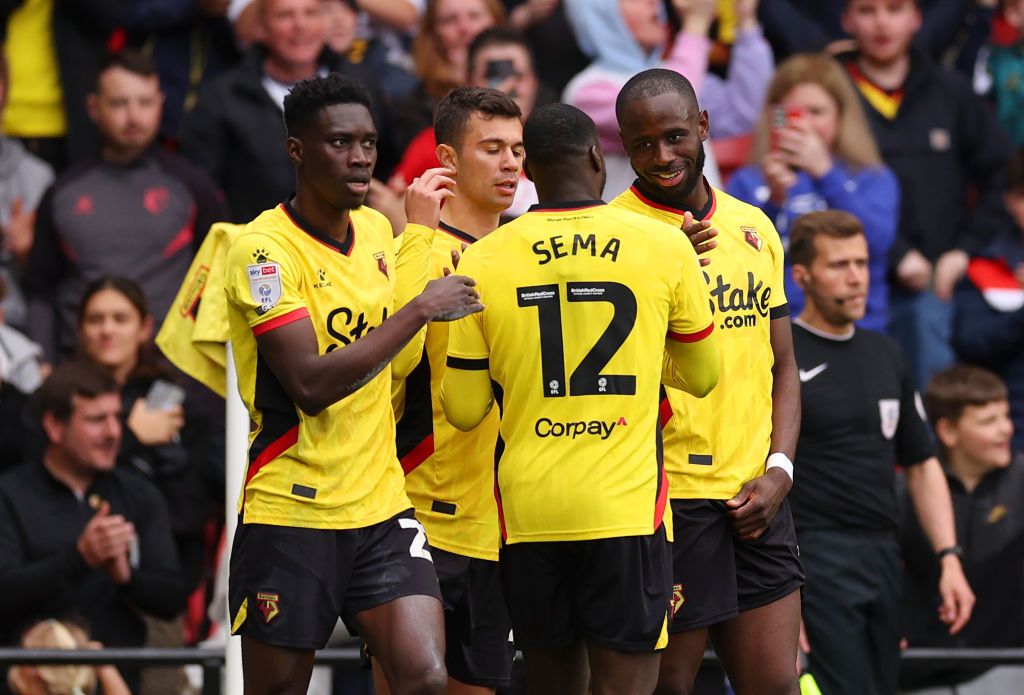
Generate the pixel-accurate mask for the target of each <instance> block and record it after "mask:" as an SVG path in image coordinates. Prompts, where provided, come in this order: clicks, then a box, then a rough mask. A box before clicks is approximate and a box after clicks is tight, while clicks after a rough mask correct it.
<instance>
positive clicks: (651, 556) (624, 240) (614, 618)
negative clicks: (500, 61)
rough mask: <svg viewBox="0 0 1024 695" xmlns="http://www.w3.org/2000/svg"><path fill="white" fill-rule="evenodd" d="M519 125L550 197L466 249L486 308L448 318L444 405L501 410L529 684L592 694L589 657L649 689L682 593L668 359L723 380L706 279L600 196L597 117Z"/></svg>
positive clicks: (506, 507) (504, 569)
mask: <svg viewBox="0 0 1024 695" xmlns="http://www.w3.org/2000/svg"><path fill="white" fill-rule="evenodd" d="M523 139H524V142H525V145H526V153H527V160H526V166H527V173H528V175H529V176H530V177H531V178H532V180H533V181H534V183H535V184H536V186H537V193H538V196H539V198H540V201H541V202H540V204H539V205H536V206H534V207H533V208H531V209H530V212H528V213H526V214H524V215H522V216H520V217H519V218H517V219H516V220H515V221H513V222H510V223H508V224H506V225H504V226H502V227H499V228H498V229H497V230H496V231H494V232H492V233H491V234H489V235H488V236H487V237H485V238H483V239H481V240H479V241H477V242H476V243H474V244H473V245H472V246H470V247H469V248H468V249H466V251H465V253H464V254H463V256H462V260H461V262H460V265H459V269H460V272H464V273H466V274H467V275H469V276H470V277H473V278H474V279H476V280H477V282H478V288H479V291H480V293H481V294H480V296H481V301H482V302H483V303H485V304H486V306H487V308H486V309H485V310H484V312H482V313H481V314H477V315H476V316H474V317H469V318H467V319H466V320H462V321H457V322H455V323H453V324H452V325H451V329H450V335H449V339H448V359H447V370H446V372H445V375H444V380H443V383H442V387H441V388H442V390H441V403H442V406H443V408H444V411H445V415H446V417H447V418H448V420H449V421H450V422H451V423H452V424H454V425H455V426H456V427H458V428H459V429H462V430H470V429H472V428H473V427H477V426H479V423H480V422H482V421H483V420H484V418H485V417H487V416H488V414H489V413H490V412H491V410H492V409H493V407H494V404H495V402H497V403H498V406H497V407H499V408H501V424H500V435H501V440H500V442H499V446H498V451H499V457H498V461H497V462H496V463H495V475H494V477H495V482H494V490H495V496H496V498H497V503H498V518H499V523H500V525H501V530H502V535H503V544H502V547H501V550H500V555H499V570H500V574H501V580H502V587H503V590H504V594H505V599H506V601H507V603H508V606H509V613H510V615H511V616H512V625H513V627H514V631H515V639H516V644H517V646H519V647H521V648H522V650H523V653H524V655H525V661H526V674H527V681H528V684H529V689H530V692H531V693H552V694H554V693H558V694H559V695H563V694H566V693H569V694H571V695H575V694H580V695H582V694H583V693H586V692H588V679H587V675H586V665H587V662H588V660H589V664H590V673H591V676H592V678H591V680H590V682H589V687H590V692H593V693H596V694H604V693H616V694H618V695H622V694H632V693H637V694H640V693H650V692H651V690H652V689H653V688H654V686H655V683H656V682H657V676H658V660H659V650H660V649H662V648H663V647H664V645H665V644H666V643H667V640H668V633H667V627H668V611H669V606H670V598H671V556H670V551H669V544H668V537H669V534H670V533H671V529H670V528H666V524H665V523H664V522H665V519H666V517H667V509H666V504H667V489H666V482H667V481H666V480H665V476H664V471H663V468H662V464H661V455H660V436H659V432H660V425H659V422H658V389H659V384H660V381H661V372H662V356H663V355H664V353H665V352H666V350H667V351H668V353H669V355H670V356H671V357H672V358H673V360H674V361H675V362H676V365H677V369H676V371H675V372H674V373H673V376H674V378H675V379H676V382H677V383H678V384H679V385H680V386H681V387H685V388H687V389H688V390H690V391H691V392H692V393H694V394H695V395H697V396H700V395H703V394H705V393H707V392H708V391H709V390H710V389H711V388H712V387H713V386H714V384H715V382H716V380H717V378H718V371H719V359H718V353H717V350H716V348H715V331H713V325H712V323H711V312H710V310H709V308H708V294H707V289H706V287H705V284H704V282H703V278H701V276H700V265H699V263H698V261H697V256H696V253H695V252H694V250H693V248H692V246H691V245H690V244H689V242H688V241H687V240H686V239H685V237H683V236H682V235H681V234H679V233H678V232H677V231H676V230H675V229H674V228H672V227H671V226H669V225H665V224H661V223H658V222H655V221H652V220H650V219H649V218H646V217H644V216H642V215H637V214H635V213H630V212H626V211H622V210H616V209H612V208H610V207H609V206H607V205H605V204H604V203H603V202H601V201H600V200H598V196H599V195H600V193H601V190H602V188H603V185H604V181H605V178H606V174H605V169H604V158H603V155H602V154H601V150H600V145H599V144H598V136H597V128H596V126H595V125H594V122H593V121H591V120H590V118H589V117H587V115H586V114H584V113H583V112H582V111H580V110H579V109H576V108H575V107H572V106H568V105H566V104H552V105H550V106H545V107H542V108H540V109H538V110H536V111H534V112H533V114H532V115H531V116H530V118H529V119H528V120H527V122H526V125H525V127H524V132H523ZM492 380H493V381H492ZM492 384H493V386H492Z"/></svg>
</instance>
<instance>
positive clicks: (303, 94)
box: [284, 72, 371, 137]
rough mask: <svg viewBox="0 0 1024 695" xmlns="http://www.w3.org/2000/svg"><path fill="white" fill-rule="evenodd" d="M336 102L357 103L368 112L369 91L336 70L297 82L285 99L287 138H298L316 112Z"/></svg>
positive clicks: (369, 102)
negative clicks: (322, 75)
mask: <svg viewBox="0 0 1024 695" xmlns="http://www.w3.org/2000/svg"><path fill="white" fill-rule="evenodd" d="M337 104H360V105H362V106H365V107H366V110H367V111H369V110H370V104H371V101H370V93H369V92H368V91H366V87H364V86H363V85H362V84H360V83H359V82H357V81H356V80H353V79H352V78H351V77H345V76H344V75H339V74H338V73H336V72H332V73H330V74H328V75H325V76H324V77H314V78H313V79H311V80H303V81H301V82H299V83H298V84H296V85H295V86H294V87H292V89H291V91H290V92H288V96H286V97H285V98H284V125H285V129H286V130H287V131H288V137H301V131H302V130H303V129H304V128H305V127H306V126H308V125H309V124H310V123H311V122H312V121H313V120H314V119H315V118H316V116H317V114H318V113H320V112H321V111H322V110H323V109H325V108H327V107H328V106H335V105H337Z"/></svg>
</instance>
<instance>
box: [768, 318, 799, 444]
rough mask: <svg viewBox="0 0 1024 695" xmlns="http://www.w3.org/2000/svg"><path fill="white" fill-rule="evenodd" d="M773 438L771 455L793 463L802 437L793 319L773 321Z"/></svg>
mask: <svg viewBox="0 0 1024 695" xmlns="http://www.w3.org/2000/svg"><path fill="white" fill-rule="evenodd" d="M771 344H772V354H773V356H774V358H775V362H774V364H773V365H772V438H771V449H770V451H769V453H773V454H774V453H775V452H781V453H783V454H785V455H786V456H788V457H789V459H790V460H792V459H793V457H794V456H795V455H796V440H797V439H798V438H799V436H800V377H799V375H798V374H797V368H796V354H795V353H794V352H793V330H792V328H791V326H790V322H789V317H788V316H783V317H780V318H777V319H772V322H771Z"/></svg>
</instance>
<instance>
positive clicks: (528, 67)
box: [388, 27, 555, 218]
mask: <svg viewBox="0 0 1024 695" xmlns="http://www.w3.org/2000/svg"><path fill="white" fill-rule="evenodd" d="M534 65H535V63H534V60H533V56H532V54H531V53H530V47H529V45H528V44H527V43H526V40H525V39H524V38H523V36H522V35H521V34H519V33H518V32H516V31H515V30H513V29H508V28H505V27H492V28H490V29H485V30H483V31H482V32H480V33H479V34H478V35H477V37H476V38H475V39H473V42H472V43H471V44H470V45H469V57H468V60H467V69H468V70H469V73H468V80H467V81H468V83H469V86H471V87H491V88H493V89H499V90H501V91H502V92H505V93H506V94H508V95H509V96H511V97H512V98H513V99H514V100H515V102H516V104H518V105H519V109H520V111H521V112H522V114H523V118H526V117H528V116H529V115H530V113H531V112H532V111H533V109H534V107H535V106H536V105H538V101H541V102H543V103H548V102H551V101H554V100H555V99H554V95H551V94H548V93H546V90H544V91H542V87H541V84H540V81H539V80H538V79H537V72H536V70H535V68H534ZM438 166H441V162H440V161H439V160H438V158H437V141H436V139H435V138H434V128H433V126H431V127H430V128H427V129H426V130H424V131H423V132H422V133H420V134H419V135H418V136H416V138H415V139H414V140H413V141H412V143H410V145H409V147H408V148H407V149H406V152H405V155H403V157H402V161H401V162H400V163H399V165H398V168H397V169H396V170H395V173H394V174H393V175H392V177H391V180H390V181H389V182H388V185H389V187H391V188H392V190H394V191H397V192H401V191H404V190H405V189H406V187H407V186H408V185H409V183H410V182H411V181H412V180H413V179H415V178H416V177H418V176H419V175H420V174H422V173H423V172H424V171H426V170H427V169H431V168H433V167H438ZM536 202H537V190H536V188H535V187H534V185H533V182H532V181H530V180H529V179H527V178H526V177H525V175H523V176H520V178H519V186H518V187H517V188H516V197H515V201H514V202H513V203H512V205H511V206H510V207H509V208H508V209H507V210H505V212H503V213H502V216H503V217H506V218H511V217H517V216H519V215H521V214H522V213H523V212H525V211H526V209H527V208H529V207H530V206H531V205H533V204H534V203H536Z"/></svg>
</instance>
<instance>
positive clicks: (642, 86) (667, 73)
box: [615, 68, 697, 123]
mask: <svg viewBox="0 0 1024 695" xmlns="http://www.w3.org/2000/svg"><path fill="white" fill-rule="evenodd" d="M662 94H678V95H679V96H681V97H683V99H684V100H685V101H686V103H687V105H690V106H693V108H694V109H695V110H696V108H697V94H696V93H695V92H694V91H693V85H692V84H690V81H689V80H688V79H686V78H685V77H683V76H682V75H680V74H679V73H678V72H676V71H675V70H666V69H665V68H651V69H650V70H644V71H643V72H638V73H637V74H635V75H633V76H632V77H631V78H629V81H628V82H626V84H625V85H623V86H622V89H621V90H619V95H618V96H617V97H616V98H615V118H616V119H617V120H618V121H619V123H622V112H623V108H624V107H625V106H626V104H629V103H631V102H634V101H640V100H643V99H650V98H652V97H658V96H661V95H662Z"/></svg>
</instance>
